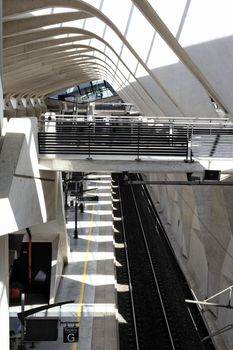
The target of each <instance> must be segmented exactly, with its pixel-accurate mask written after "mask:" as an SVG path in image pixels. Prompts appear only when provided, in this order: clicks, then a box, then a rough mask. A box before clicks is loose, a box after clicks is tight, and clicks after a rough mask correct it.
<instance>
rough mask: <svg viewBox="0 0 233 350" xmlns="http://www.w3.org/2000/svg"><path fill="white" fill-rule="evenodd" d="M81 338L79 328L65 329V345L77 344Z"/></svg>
mask: <svg viewBox="0 0 233 350" xmlns="http://www.w3.org/2000/svg"><path fill="white" fill-rule="evenodd" d="M78 337H79V329H78V327H64V328H63V343H77V342H78Z"/></svg>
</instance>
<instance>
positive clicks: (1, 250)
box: [0, 235, 9, 350]
mask: <svg viewBox="0 0 233 350" xmlns="http://www.w3.org/2000/svg"><path fill="white" fill-rule="evenodd" d="M8 256H9V253H8V236H7V235H5V236H0V325H1V326H0V339H1V340H0V341H1V345H0V348H1V349H4V350H8V349H9V302H8V283H9V282H8V280H9V259H8Z"/></svg>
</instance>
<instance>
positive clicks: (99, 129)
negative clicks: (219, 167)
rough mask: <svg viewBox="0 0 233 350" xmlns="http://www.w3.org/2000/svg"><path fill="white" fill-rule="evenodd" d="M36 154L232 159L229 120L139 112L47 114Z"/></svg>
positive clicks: (232, 151)
mask: <svg viewBox="0 0 233 350" xmlns="http://www.w3.org/2000/svg"><path fill="white" fill-rule="evenodd" d="M38 124H39V125H38V126H39V127H38V129H39V133H38V138H39V153H40V154H76V155H79V154H80V155H87V156H88V159H92V156H93V155H129V156H135V159H137V160H140V157H141V156H156V157H157V156H165V157H167V156H172V157H183V158H184V159H185V161H186V162H192V157H193V156H194V157H218V158H219V157H220V158H221V157H223V158H226V157H227V158H233V138H232V135H233V124H232V123H230V122H225V123H215V122H212V121H211V122H209V123H207V122H204V121H201V122H200V121H199V122H195V123H191V121H190V122H187V124H186V123H184V122H182V123H178V122H171V121H165V120H164V121H163V122H161V121H160V122H158V119H156V118H154V119H153V120H152V121H151V120H150V119H149V120H143V119H142V117H141V116H139V117H138V116H137V117H135V116H134V117H132V116H121V117H118V118H116V117H112V116H107V117H106V116H98V117H96V116H87V117H84V118H80V117H78V116H74V115H70V116H67V115H66V116H63V115H55V114H53V115H51V116H49V117H42V119H41V120H40V121H39V122H38Z"/></svg>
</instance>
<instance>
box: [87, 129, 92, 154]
mask: <svg viewBox="0 0 233 350" xmlns="http://www.w3.org/2000/svg"><path fill="white" fill-rule="evenodd" d="M87 124H88V157H87V159H88V160H91V159H92V158H91V122H88V123H87Z"/></svg>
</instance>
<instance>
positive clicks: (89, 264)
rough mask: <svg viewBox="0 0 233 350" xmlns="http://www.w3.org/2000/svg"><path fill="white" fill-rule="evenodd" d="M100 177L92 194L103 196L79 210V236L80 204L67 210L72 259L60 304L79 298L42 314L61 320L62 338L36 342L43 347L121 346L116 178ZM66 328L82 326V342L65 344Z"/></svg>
mask: <svg viewBox="0 0 233 350" xmlns="http://www.w3.org/2000/svg"><path fill="white" fill-rule="evenodd" d="M92 177H96V176H94V175H93V176H92ZM98 178H99V180H91V179H90V181H88V185H87V188H93V187H98V189H97V190H96V191H95V193H94V191H91V192H90V195H97V196H98V197H99V200H98V202H96V203H90V202H89V203H85V210H84V213H80V212H78V239H74V238H73V233H74V225H75V223H74V208H69V209H68V212H67V214H68V215H67V218H68V221H67V229H68V234H69V238H70V247H71V261H70V263H69V264H68V265H67V266H66V267H65V269H64V271H63V275H62V278H61V282H60V285H59V289H58V293H57V298H56V301H55V302H63V301H67V300H74V301H75V302H74V303H73V304H67V305H63V306H61V307H57V308H53V309H50V310H48V311H47V312H46V313H45V312H40V313H38V314H36V316H37V317H40V316H41V317H44V316H47V317H58V318H59V321H58V333H59V335H58V340H57V341H50V342H35V343H34V346H35V347H36V349H38V350H42V349H43V350H45V349H56V350H60V349H64V350H66V349H71V350H77V349H78V350H110V349H111V350H117V349H118V335H117V334H118V329H117V320H116V287H115V286H116V281H115V265H114V253H113V223H112V200H111V177H110V175H105V174H101V175H100V176H99V175H98ZM66 326H68V327H73V326H78V327H79V341H78V342H76V343H64V342H63V340H64V339H63V328H64V327H66ZM30 347H31V343H26V349H29V348H30Z"/></svg>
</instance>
